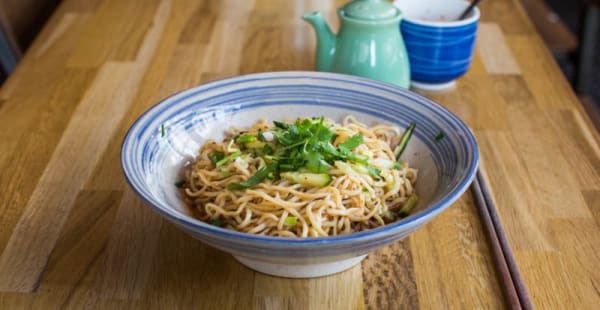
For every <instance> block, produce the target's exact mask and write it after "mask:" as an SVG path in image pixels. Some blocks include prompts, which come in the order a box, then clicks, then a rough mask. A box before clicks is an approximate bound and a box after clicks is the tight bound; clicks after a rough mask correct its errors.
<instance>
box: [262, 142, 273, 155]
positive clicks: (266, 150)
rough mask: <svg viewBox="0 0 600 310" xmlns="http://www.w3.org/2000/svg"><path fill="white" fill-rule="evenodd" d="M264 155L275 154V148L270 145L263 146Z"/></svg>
mask: <svg viewBox="0 0 600 310" xmlns="http://www.w3.org/2000/svg"><path fill="white" fill-rule="evenodd" d="M263 153H265V155H271V154H273V147H271V146H270V145H268V144H265V146H263Z"/></svg>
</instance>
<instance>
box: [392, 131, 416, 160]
mask: <svg viewBox="0 0 600 310" xmlns="http://www.w3.org/2000/svg"><path fill="white" fill-rule="evenodd" d="M416 126H417V124H415V123H414V122H413V123H410V125H409V126H408V128H406V131H404V134H402V137H401V138H400V143H398V146H397V147H396V149H395V150H394V156H396V160H399V159H400V156H401V155H402V152H404V149H406V146H407V145H408V140H410V137H411V136H412V134H413V131H414V130H415V127H416Z"/></svg>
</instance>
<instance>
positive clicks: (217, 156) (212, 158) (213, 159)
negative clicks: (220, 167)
mask: <svg viewBox="0 0 600 310" xmlns="http://www.w3.org/2000/svg"><path fill="white" fill-rule="evenodd" d="M224 157H225V153H223V152H219V151H215V152H213V153H212V155H210V162H211V163H212V164H213V165H215V166H216V165H217V162H218V161H219V160H221V159H223V158H224Z"/></svg>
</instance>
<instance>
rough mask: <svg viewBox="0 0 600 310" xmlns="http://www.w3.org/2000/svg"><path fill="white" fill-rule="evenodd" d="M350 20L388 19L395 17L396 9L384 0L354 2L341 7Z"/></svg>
mask: <svg viewBox="0 0 600 310" xmlns="http://www.w3.org/2000/svg"><path fill="white" fill-rule="evenodd" d="M342 9H343V10H344V14H345V15H346V16H348V17H350V18H356V19H362V20H379V19H389V18H393V17H395V16H396V15H397V12H398V9H397V8H396V7H395V6H394V5H393V4H392V3H390V2H388V1H385V0H354V1H351V2H349V3H348V4H346V5H344V6H343V7H342Z"/></svg>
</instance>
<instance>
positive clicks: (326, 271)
mask: <svg viewBox="0 0 600 310" xmlns="http://www.w3.org/2000/svg"><path fill="white" fill-rule="evenodd" d="M365 257H367V255H361V256H357V257H352V258H349V259H345V260H341V261H335V262H328V263H320V264H305V265H289V264H277V263H271V262H265V261H261V260H255V259H251V258H247V257H242V256H234V258H235V259H237V260H238V261H239V262H240V263H242V264H243V265H245V266H246V267H248V268H250V269H253V270H256V271H258V272H262V273H266V274H269V275H273V276H278V277H285V278H314V277H322V276H327V275H331V274H334V273H338V272H341V271H344V270H346V269H349V268H351V267H354V266H355V265H356V264H359V263H360V262H361V261H362V260H363V259H364V258H365Z"/></svg>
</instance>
